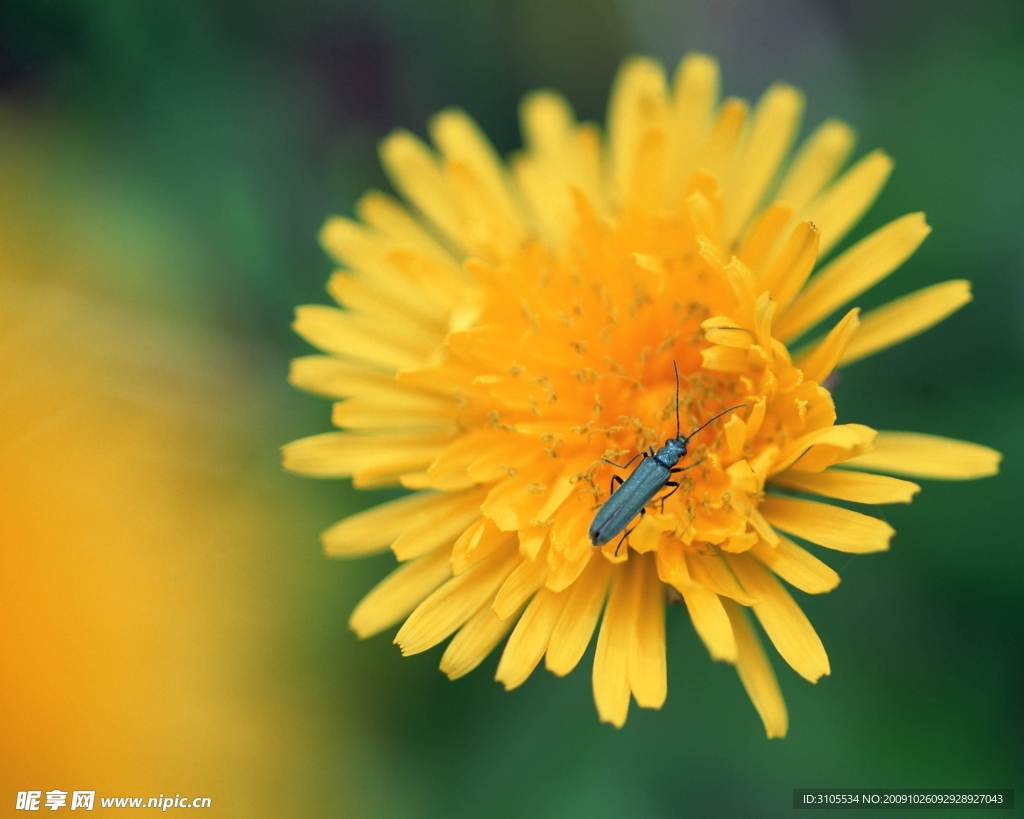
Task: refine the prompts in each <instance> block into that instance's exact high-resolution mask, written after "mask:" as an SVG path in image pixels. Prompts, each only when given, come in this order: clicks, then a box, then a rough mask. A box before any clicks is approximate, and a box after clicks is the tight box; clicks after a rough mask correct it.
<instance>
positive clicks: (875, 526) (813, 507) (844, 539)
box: [761, 497, 895, 554]
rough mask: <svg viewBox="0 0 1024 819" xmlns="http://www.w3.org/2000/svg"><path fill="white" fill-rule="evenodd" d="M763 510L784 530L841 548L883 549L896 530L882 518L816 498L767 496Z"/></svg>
mask: <svg viewBox="0 0 1024 819" xmlns="http://www.w3.org/2000/svg"><path fill="white" fill-rule="evenodd" d="M761 513H762V514H763V515H764V516H765V517H766V518H767V519H768V520H769V521H770V522H771V523H772V524H774V525H775V526H777V527H778V528H780V529H782V531H784V532H789V533H790V534H791V535H796V536H797V537H802V538H803V539H804V540H809V541H811V543H817V544H818V545H819V546H824V547H825V548H826V549H835V550H836V551H839V552H852V553H854V554H867V553H869V552H884V551H885V550H886V549H888V548H889V539H890V538H891V537H892V536H893V535H894V534H895V532H894V531H893V528H892V527H891V526H890V525H889V524H888V523H886V522H885V521H883V520H879V519H878V518H873V517H870V516H869V515H862V514H861V513H860V512H852V511H850V510H849V509H843V508H842V507H839V506H832V505H831V504H827V503H818V502H816V501H808V500H799V499H796V498H777V497H768V498H765V499H764V501H762V503H761Z"/></svg>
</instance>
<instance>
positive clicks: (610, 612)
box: [592, 560, 639, 728]
mask: <svg viewBox="0 0 1024 819" xmlns="http://www.w3.org/2000/svg"><path fill="white" fill-rule="evenodd" d="M638 562H639V561H636V560H629V561H627V562H626V563H623V564H622V565H620V566H617V567H616V569H615V577H614V578H613V580H612V593H611V595H609V597H608V605H607V606H605V610H604V617H603V618H602V620H601V630H600V631H599V632H598V635H597V651H596V652H595V654H594V671H593V675H592V683H593V688H594V702H595V703H596V704H597V713H598V716H600V718H601V722H610V723H611V724H612V725H614V726H615V727H616V728H621V727H622V726H623V725H625V723H626V715H627V714H628V713H629V693H630V689H629V654H630V641H631V639H632V637H633V632H634V622H635V620H636V612H637V605H638V603H639V601H638V599H637V591H638V586H637V584H636V583H634V582H633V575H634V574H635V572H636V564H637V563H638Z"/></svg>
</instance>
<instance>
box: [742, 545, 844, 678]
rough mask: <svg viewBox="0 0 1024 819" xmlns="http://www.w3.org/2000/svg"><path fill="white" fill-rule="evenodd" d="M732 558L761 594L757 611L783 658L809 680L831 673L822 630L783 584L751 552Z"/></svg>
mask: <svg viewBox="0 0 1024 819" xmlns="http://www.w3.org/2000/svg"><path fill="white" fill-rule="evenodd" d="M729 562H730V563H731V564H732V567H733V570H734V571H735V572H736V575H737V576H738V577H739V578H740V579H741V581H742V582H743V585H744V587H746V588H749V589H752V590H755V591H756V593H757V596H758V597H759V598H760V602H759V603H756V604H755V605H754V607H753V609H754V614H756V615H757V619H758V620H760V621H761V626H762V627H763V628H764V630H765V633H766V634H767V635H768V637H769V639H771V641H772V643H773V644H774V645H775V648H776V649H777V650H778V652H779V654H781V655H782V658H783V659H784V660H785V661H786V662H787V663H789V664H790V666H791V667H792V668H793V670H794V671H796V673H797V674H799V675H800V676H801V677H803V678H804V679H805V680H808V681H809V682H812V683H813V682H817V681H818V679H819V678H820V677H822V676H824V675H825V674H828V673H829V671H830V670H831V668H830V667H829V662H828V655H827V654H826V653H825V647H824V646H823V645H822V644H821V639H820V638H819V637H818V633H817V632H816V631H815V630H814V626H812V625H811V621H810V620H808V619H807V615H805V614H804V613H803V611H802V610H801V609H800V607H799V606H798V605H797V604H796V601H795V600H794V599H793V598H792V597H791V596H790V594H789V592H787V591H786V589H785V588H784V587H783V586H782V584H781V583H779V581H778V580H776V579H775V577H774V576H773V575H772V573H771V572H769V571H768V570H767V569H765V568H764V567H763V566H762V565H761V564H760V563H758V562H757V561H756V560H754V559H753V558H751V557H749V556H748V555H735V556H732V555H730V557H729Z"/></svg>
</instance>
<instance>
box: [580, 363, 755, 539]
mask: <svg viewBox="0 0 1024 819" xmlns="http://www.w3.org/2000/svg"><path fill="white" fill-rule="evenodd" d="M672 366H673V367H674V368H675V371H676V437H675V438H669V439H668V440H666V441H665V443H664V445H663V446H662V447H661V449H659V450H658V451H657V452H655V451H654V447H653V446H652V447H650V449H649V450H648V452H638V453H637V454H636V455H634V456H633V457H632V458H630V459H629V460H628V461H627V462H626V463H624V464H617V463H615V462H614V461H608V460H605V463H607V464H611V465H612V466H614V467H616V468H618V469H628V468H629V465H630V464H631V463H633V461H635V460H636V459H637V458H642V459H643V460H641V461H640V465H639V466H637V468H636V469H634V470H633V474H632V475H630V476H629V477H628V478H626V479H625V480H623V479H622V478H621V477H619V476H618V475H614V476H612V484H611V489H610V495H609V497H608V500H607V501H605V503H604V505H603V506H602V507H601V508H600V509H598V510H597V514H596V515H595V516H594V522H593V523H591V524H590V532H589V534H590V542H591V543H593V544H594V546H603V545H604V544H605V543H607V542H608V541H610V540H611V539H612V538H613V537H615V536H616V535H617V534H619V532H622V531H623V530H624V529H625V530H626V531H625V532H624V533H623V535H622V540H620V541H619V543H618V545H617V546H616V547H615V553H616V554H618V553H619V546H621V545H622V541H623V540H625V539H626V537H627V535H629V533H630V532H632V531H633V530H632V529H626V527H627V526H628V525H629V522H630V521H631V520H633V518H635V517H636V516H637V515H640V517H641V518H642V517H643V516H644V514H645V513H646V507H647V504H649V503H650V502H651V501H652V500H653V499H654V496H655V495H657V494H658V492H660V491H661V490H662V489H663V488H664V487H666V486H671V487H672V491H671V492H669V493H668V495H665V497H663V498H662V499H661V500H662V501H663V502H664V500H665V498H668V497H669V496H671V495H672V494H673V493H674V492H675V491H676V490H677V489H678V488H679V484H678V483H677V482H676V481H673V480H669V478H670V477H671V476H672V475H673V474H674V473H676V472H682V471H683V468H684V467H677V466H676V464H677V463H679V460H680V459H681V458H682V457H683V456H684V455H686V448H687V446H688V445H689V443H690V441H691V440H692V439H693V437H694V436H695V435H696V434H697V433H698V432H700V431H701V430H702V429H704V427H706V426H708V424H711V423H712V422H714V421H717V420H718V419H719V418H721V417H722V416H723V415H727V414H729V413H730V412H732V411H734V410H738V409H742V408H743V407H745V406H746V404H737V405H736V406H735V407H729V409H727V410H724V411H722V412H720V413H718V415H716V416H715V417H714V418H711V419H710V420H708V421H706V422H705V423H704V424H701V426H699V427H697V429H695V430H694V431H693V432H691V433H690V434H689V435H681V434H680V431H679V430H680V427H679V367H677V366H676V363H675V362H674V361H673V362H672ZM602 460H604V459H602ZM701 460H703V458H701ZM699 463H700V461H696V462H695V463H692V464H690V466H689V467H685V468H686V469H690V468H692V467H694V466H696V465H697V464H699ZM616 481H618V485H619V488H618V490H616V489H615V485H616V484H615V482H616Z"/></svg>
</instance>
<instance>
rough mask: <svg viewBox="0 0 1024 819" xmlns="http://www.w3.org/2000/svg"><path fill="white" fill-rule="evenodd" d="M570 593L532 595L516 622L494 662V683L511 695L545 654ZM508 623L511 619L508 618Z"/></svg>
mask: <svg viewBox="0 0 1024 819" xmlns="http://www.w3.org/2000/svg"><path fill="white" fill-rule="evenodd" d="M569 594H570V592H568V591H564V592H553V591H551V589H541V590H540V591H539V592H537V594H536V595H534V598H533V600H531V601H530V605H529V606H527V607H526V611H525V612H524V613H523V616H522V617H520V618H519V622H518V623H517V624H516V628H515V631H513V632H512V636H511V637H509V638H508V644H507V645H506V646H505V650H504V651H503V652H502V654H501V660H500V661H499V662H498V672H497V674H495V676H494V679H496V680H497V681H498V682H500V683H501V684H502V685H504V686H505V690H506V691H511V690H512V689H513V688H517V687H519V686H520V685H522V684H523V683H524V682H526V680H527V679H528V678H529V676H530V675H531V674H532V673H533V669H535V668H536V667H537V664H538V663H539V662H540V658H541V657H543V656H544V652H545V651H547V648H548V642H549V641H550V639H551V632H552V631H553V630H554V628H555V624H556V623H557V622H558V619H559V617H560V616H561V614H562V610H563V609H564V608H565V604H566V601H567V600H568V599H569ZM509 620H512V618H509Z"/></svg>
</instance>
